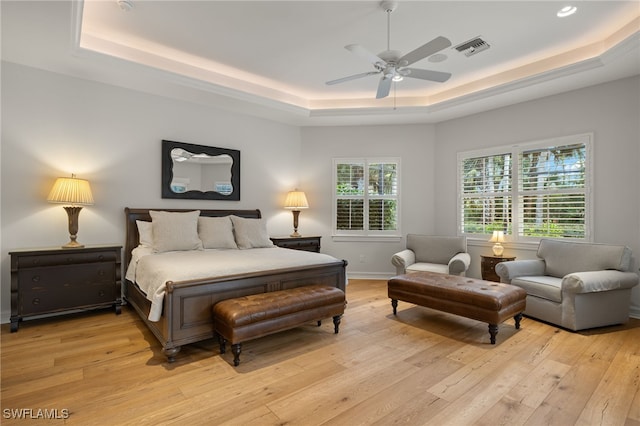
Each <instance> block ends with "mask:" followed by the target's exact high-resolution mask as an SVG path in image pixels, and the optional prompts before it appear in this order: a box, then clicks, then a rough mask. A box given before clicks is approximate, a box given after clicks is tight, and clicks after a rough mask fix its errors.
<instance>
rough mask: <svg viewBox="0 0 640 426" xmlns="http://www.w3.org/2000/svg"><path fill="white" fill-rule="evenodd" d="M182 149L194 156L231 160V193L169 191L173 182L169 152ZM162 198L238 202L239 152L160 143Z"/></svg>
mask: <svg viewBox="0 0 640 426" xmlns="http://www.w3.org/2000/svg"><path fill="white" fill-rule="evenodd" d="M174 148H182V149H184V150H185V151H189V152H192V153H194V154H207V155H211V156H216V155H223V154H227V155H228V156H230V157H231V159H232V160H233V164H231V185H232V186H233V192H232V193H231V194H229V195H224V194H221V193H219V192H215V191H186V192H181V193H176V192H173V191H172V190H171V181H172V180H173V160H171V150H173V149H174ZM162 198H180V199H188V200H228V201H239V200H240V151H238V150H235V149H227V148H216V147H214V146H206V145H195V144H191V143H184V142H174V141H168V140H163V141H162Z"/></svg>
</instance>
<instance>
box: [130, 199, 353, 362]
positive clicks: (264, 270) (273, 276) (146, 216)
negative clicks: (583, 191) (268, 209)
mask: <svg viewBox="0 0 640 426" xmlns="http://www.w3.org/2000/svg"><path fill="white" fill-rule="evenodd" d="M193 210H194V209H140V208H128V207H127V208H125V218H126V241H125V253H124V259H125V268H127V269H128V266H129V264H130V263H131V261H132V258H134V257H135V256H134V254H135V249H136V248H138V247H139V246H140V234H139V228H138V222H137V221H143V222H151V219H152V218H151V216H152V213H156V212H157V211H162V212H167V213H169V212H170V213H187V212H193ZM156 214H157V213H156ZM200 216H201V217H217V218H221V217H225V216H229V217H236V218H244V219H261V213H260V210H205V209H201V210H200ZM252 250H260V249H253V248H249V249H247V250H240V249H238V250H237V251H235V252H236V253H238V254H243V255H244V254H248V253H249V252H251V251H252ZM264 250H275V251H274V253H276V252H277V251H283V252H293V250H290V249H281V248H273V249H264ZM205 251H206V250H205ZM240 252H247V253H240ZM230 253H233V251H231V250H227V251H226V253H225V255H227V256H229V255H230ZM304 253H305V254H304V255H303V254H302V252H299V254H296V256H304V262H303V264H302V265H300V264H296V265H287V266H274V267H264V266H263V267H261V269H260V270H256V269H255V268H254V269H251V268H248V269H246V270H244V272H237V270H232V272H230V273H229V269H226V270H225V272H223V273H222V274H220V273H219V272H217V271H218V270H219V268H217V267H215V266H212V267H211V271H210V273H207V274H206V276H201V277H198V278H189V279H182V280H180V279H178V280H167V281H166V282H165V283H164V285H163V289H162V297H161V299H160V301H158V300H156V299H154V302H153V303H152V301H151V300H150V298H148V297H147V293H146V292H145V291H143V290H142V289H141V287H140V286H139V285H138V283H136V282H135V281H137V279H129V278H126V279H125V280H124V285H123V298H124V300H125V302H126V303H127V304H129V305H131V306H132V307H133V308H134V309H135V311H136V312H137V313H138V315H140V317H141V319H142V320H143V321H144V323H145V324H146V326H147V327H148V328H149V330H150V331H151V332H152V333H153V334H154V335H155V337H156V338H157V339H158V341H159V342H160V344H161V345H162V351H163V353H164V355H165V356H166V357H167V359H168V361H169V362H173V361H175V356H176V355H177V353H178V352H179V351H180V348H181V347H182V346H183V345H186V344H190V343H195V342H198V341H201V340H206V339H210V338H213V336H214V333H213V327H212V315H211V308H212V306H213V305H214V304H215V303H216V302H218V301H220V300H224V299H231V298H235V297H241V296H246V295H250V294H259V293H266V292H271V291H278V290H286V289H290V288H295V287H301V286H306V285H327V286H332V287H337V288H340V289H342V290H343V291H345V286H346V266H347V262H346V261H345V260H338V259H335V258H331V257H330V256H327V255H323V254H319V253H311V252H304ZM290 254H293V253H290ZM200 255H202V253H200ZM308 256H318V259H319V260H318V263H317V264H314V263H313V261H310V260H309V259H310V258H309V257H308ZM258 257H261V256H258ZM300 259H302V258H300ZM276 264H277V263H276ZM278 265H279V264H278ZM125 275H131V274H129V273H128V274H125ZM137 276H138V275H136V277H137ZM142 288H144V287H142ZM151 299H153V298H151ZM154 304H155V305H156V306H155V307H154V306H153V305H154ZM159 304H160V305H159ZM158 305H159V306H158ZM154 311H157V312H156V313H155V314H154Z"/></svg>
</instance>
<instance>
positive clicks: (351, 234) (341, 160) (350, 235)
mask: <svg viewBox="0 0 640 426" xmlns="http://www.w3.org/2000/svg"><path fill="white" fill-rule="evenodd" d="M332 162H333V166H332V187H331V191H332V196H331V198H332V212H331V222H332V223H331V236H332V238H333V239H334V240H335V241H358V240H366V241H372V240H378V241H388V240H389V239H393V240H399V239H400V238H402V231H401V228H402V227H401V223H400V219H401V217H402V215H401V213H400V210H401V192H402V191H401V169H402V164H401V159H400V157H337V158H333V160H332ZM355 163H361V164H363V166H364V170H365V173H366V176H365V182H368V181H369V165H370V164H376V163H393V164H395V165H396V195H395V196H393V195H386V196H378V195H376V196H370V195H369V191H368V185H366V186H365V189H364V191H363V192H364V193H363V195H362V196H360V195H358V196H351V197H353V198H357V199H362V200H363V206H364V217H363V221H364V228H365V229H363V230H344V229H337V215H338V200H339V199H341V198H348V197H349V196H344V195H338V193H337V191H336V188H337V185H338V176H337V169H338V164H355ZM371 199H394V200H395V201H396V223H397V227H396V229H395V230H387V231H385V230H369V229H367V228H368V225H369V201H370V200H371Z"/></svg>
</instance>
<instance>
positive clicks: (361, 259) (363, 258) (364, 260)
mask: <svg viewBox="0 0 640 426" xmlns="http://www.w3.org/2000/svg"><path fill="white" fill-rule="evenodd" d="M366 260H367V256H365V255H364V254H361V255H360V263H365V262H366Z"/></svg>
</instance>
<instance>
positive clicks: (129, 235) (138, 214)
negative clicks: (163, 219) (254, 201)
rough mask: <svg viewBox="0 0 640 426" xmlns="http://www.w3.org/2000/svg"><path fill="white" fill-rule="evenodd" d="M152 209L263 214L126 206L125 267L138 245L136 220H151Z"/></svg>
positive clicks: (247, 214) (257, 212)
mask: <svg viewBox="0 0 640 426" xmlns="http://www.w3.org/2000/svg"><path fill="white" fill-rule="evenodd" d="M150 210H162V211H165V212H191V211H194V210H200V216H209V217H220V216H229V215H236V216H240V217H246V218H250V219H260V218H261V217H262V214H261V213H260V210H258V209H256V210H205V209H132V208H129V207H125V208H124V215H125V218H126V224H125V226H126V228H125V231H126V234H125V246H124V261H125V263H124V265H125V268H127V267H128V266H129V262H130V261H131V251H132V250H133V249H134V248H136V247H137V246H138V242H139V241H140V236H139V235H138V225H137V224H136V220H144V221H147V222H150V221H151V215H150V214H149V211H150Z"/></svg>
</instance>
